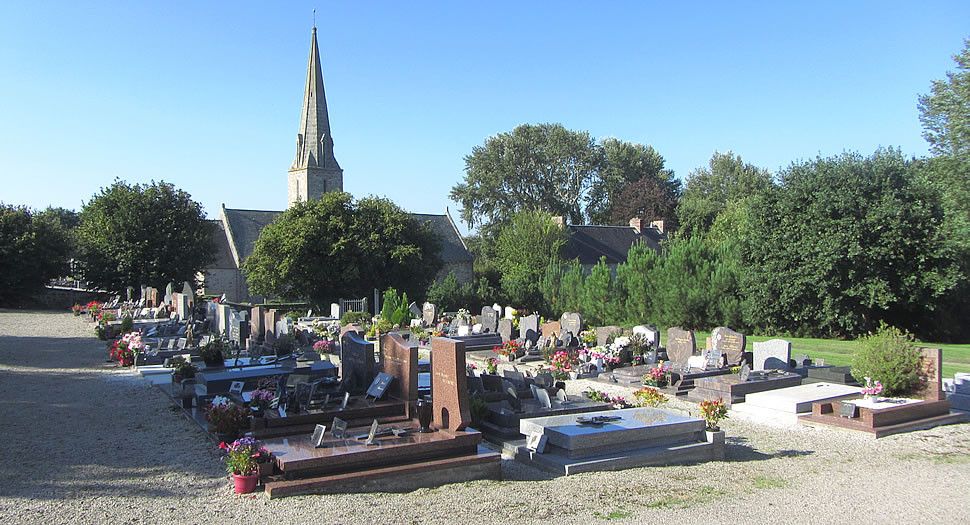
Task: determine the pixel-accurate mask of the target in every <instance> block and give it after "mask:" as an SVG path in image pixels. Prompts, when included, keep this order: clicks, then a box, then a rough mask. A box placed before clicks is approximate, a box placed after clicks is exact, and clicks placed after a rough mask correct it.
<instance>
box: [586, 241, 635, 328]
mask: <svg viewBox="0 0 970 525" xmlns="http://www.w3.org/2000/svg"><path fill="white" fill-rule="evenodd" d="M623 303H624V301H623V298H622V296H620V288H619V287H618V286H615V285H614V282H613V275H612V272H611V271H610V268H609V266H607V265H606V257H603V258H601V259H600V261H599V262H598V263H596V266H594V267H593V270H592V271H591V272H590V274H589V276H587V277H586V282H585V286H584V287H583V292H582V297H581V299H580V306H581V309H580V311H581V312H582V314H583V318H584V319H585V320H586V322H588V323H589V324H590V325H601V324H608V323H610V322H612V321H613V320H615V319H616V318H617V316H618V314H619V312H618V306H620V305H622V304H623Z"/></svg>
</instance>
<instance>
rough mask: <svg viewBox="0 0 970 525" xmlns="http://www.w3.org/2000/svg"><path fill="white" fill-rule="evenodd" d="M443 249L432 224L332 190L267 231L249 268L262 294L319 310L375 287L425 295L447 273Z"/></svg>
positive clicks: (372, 199)
mask: <svg viewBox="0 0 970 525" xmlns="http://www.w3.org/2000/svg"><path fill="white" fill-rule="evenodd" d="M440 249H441V248H440V243H439V241H438V239H437V236H436V235H435V233H434V232H433V231H432V229H431V226H430V224H429V223H423V224H419V223H418V222H417V221H416V220H415V219H414V217H413V216H411V215H410V214H408V213H406V212H405V211H404V210H402V209H401V208H399V207H398V206H396V205H395V204H394V203H392V202H391V201H389V200H387V199H382V198H377V197H368V198H364V199H360V200H358V201H356V202H355V201H354V200H353V197H352V196H351V195H350V194H348V193H341V192H329V193H326V194H324V195H323V196H322V197H321V198H320V199H319V200H310V201H308V202H299V203H297V204H295V205H293V206H292V207H290V208H289V209H288V210H286V211H285V212H283V214H282V215H281V216H280V217H278V218H277V219H276V220H275V221H273V222H272V223H271V224H269V225H267V226H266V227H265V228H263V231H262V233H260V236H259V240H257V241H256V244H255V246H254V248H253V253H252V255H250V256H249V257H248V258H247V259H246V261H245V262H244V263H243V269H244V271H245V272H246V279H247V281H248V282H249V288H250V291H251V292H253V293H255V294H262V295H271V296H277V297H281V298H288V299H295V298H303V297H307V298H309V299H310V301H311V303H313V304H314V305H315V306H320V305H324V304H327V303H328V302H329V301H330V300H332V299H334V298H337V297H341V296H353V297H359V296H362V295H366V294H367V293H368V292H369V291H370V290H372V289H373V288H375V287H377V288H379V289H382V288H389V287H394V288H397V289H399V290H404V291H405V292H407V293H408V294H410V295H412V296H417V295H420V294H421V293H422V292H424V290H425V288H426V287H427V286H428V284H429V283H430V282H431V280H432V279H433V278H434V275H435V273H437V271H438V269H439V268H441V265H442V261H441V257H440V256H439V252H440Z"/></svg>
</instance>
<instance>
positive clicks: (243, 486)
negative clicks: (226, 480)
mask: <svg viewBox="0 0 970 525" xmlns="http://www.w3.org/2000/svg"><path fill="white" fill-rule="evenodd" d="M232 481H233V484H234V485H235V488H236V494H249V493H250V492H252V491H254V490H256V482H257V481H259V474H248V475H243V474H235V473H233V475H232Z"/></svg>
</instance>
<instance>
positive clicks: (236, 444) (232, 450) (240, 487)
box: [219, 437, 272, 494]
mask: <svg viewBox="0 0 970 525" xmlns="http://www.w3.org/2000/svg"><path fill="white" fill-rule="evenodd" d="M219 448H221V449H222V450H224V451H225V455H224V456H223V457H222V460H223V461H224V462H225V463H226V471H227V472H229V474H231V475H232V478H233V485H234V486H235V491H236V494H248V493H250V492H252V491H253V490H255V489H256V482H257V481H259V476H260V464H268V465H270V466H272V464H271V463H270V462H269V460H270V459H271V458H272V455H271V454H270V453H269V451H268V450H266V448H265V447H263V444H262V443H260V442H259V440H257V439H254V438H251V437H244V438H241V439H237V440H235V441H233V442H232V443H231V444H230V443H227V442H225V441H223V442H222V443H219Z"/></svg>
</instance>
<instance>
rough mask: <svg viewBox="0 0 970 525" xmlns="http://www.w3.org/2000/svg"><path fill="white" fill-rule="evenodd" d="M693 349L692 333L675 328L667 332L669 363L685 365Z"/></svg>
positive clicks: (692, 353)
mask: <svg viewBox="0 0 970 525" xmlns="http://www.w3.org/2000/svg"><path fill="white" fill-rule="evenodd" d="M695 348H696V346H695V343H694V332H691V331H690V330H684V329H682V328H677V327H674V328H671V329H669V330H667V357H668V358H670V361H671V362H673V363H677V364H679V365H684V364H686V363H687V360H688V359H690V357H691V356H693V355H694V350H695Z"/></svg>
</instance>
